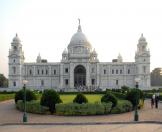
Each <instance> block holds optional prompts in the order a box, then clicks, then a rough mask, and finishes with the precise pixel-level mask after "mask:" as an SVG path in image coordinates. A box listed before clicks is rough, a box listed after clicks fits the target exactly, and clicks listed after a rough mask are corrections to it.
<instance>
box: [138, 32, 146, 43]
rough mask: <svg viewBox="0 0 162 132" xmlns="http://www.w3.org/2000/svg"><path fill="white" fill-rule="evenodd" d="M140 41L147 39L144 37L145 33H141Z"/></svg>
mask: <svg viewBox="0 0 162 132" xmlns="http://www.w3.org/2000/svg"><path fill="white" fill-rule="evenodd" d="M139 41H146V39H145V37H143V33H142V34H141V37H140V38H139Z"/></svg>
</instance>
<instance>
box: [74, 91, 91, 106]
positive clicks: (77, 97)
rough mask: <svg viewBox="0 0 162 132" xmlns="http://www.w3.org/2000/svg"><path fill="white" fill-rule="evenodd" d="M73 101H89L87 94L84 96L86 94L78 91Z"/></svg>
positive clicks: (80, 102) (79, 102)
mask: <svg viewBox="0 0 162 132" xmlns="http://www.w3.org/2000/svg"><path fill="white" fill-rule="evenodd" d="M73 103H78V104H82V103H88V100H87V98H86V96H84V94H82V93H78V94H77V95H76V97H75V98H74V100H73Z"/></svg>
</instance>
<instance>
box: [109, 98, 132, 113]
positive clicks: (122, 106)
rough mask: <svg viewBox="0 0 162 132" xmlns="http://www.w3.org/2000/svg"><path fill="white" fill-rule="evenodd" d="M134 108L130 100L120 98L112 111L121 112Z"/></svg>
mask: <svg viewBox="0 0 162 132" xmlns="http://www.w3.org/2000/svg"><path fill="white" fill-rule="evenodd" d="M132 109H133V105H132V103H131V102H130V101H128V100H120V101H118V104H117V105H116V106H115V107H113V108H112V110H111V113H112V114H120V113H124V112H129V111H131V110H132Z"/></svg>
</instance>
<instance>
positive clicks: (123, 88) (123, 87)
mask: <svg viewBox="0 0 162 132" xmlns="http://www.w3.org/2000/svg"><path fill="white" fill-rule="evenodd" d="M121 91H122V93H128V92H129V91H130V88H129V87H128V86H125V85H124V86H122V87H121Z"/></svg>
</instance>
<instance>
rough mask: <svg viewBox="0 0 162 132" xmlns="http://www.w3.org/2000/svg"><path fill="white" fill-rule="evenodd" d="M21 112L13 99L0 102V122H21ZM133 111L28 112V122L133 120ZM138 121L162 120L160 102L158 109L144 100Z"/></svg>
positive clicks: (161, 105)
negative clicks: (87, 113)
mask: <svg viewBox="0 0 162 132" xmlns="http://www.w3.org/2000/svg"><path fill="white" fill-rule="evenodd" d="M22 117H23V112H20V111H18V110H16V108H15V104H14V100H8V101H4V102H0V124H3V123H20V122H22ZM133 119H134V112H133V111H132V112H128V113H123V114H114V115H101V116H55V115H39V114H31V113H28V122H30V123H56V122H57V123H85V122H127V121H128V122H129V121H133ZM139 120H140V121H162V103H159V108H158V109H155V108H154V109H152V108H151V107H150V100H145V105H144V108H143V109H141V110H140V111H139Z"/></svg>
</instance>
